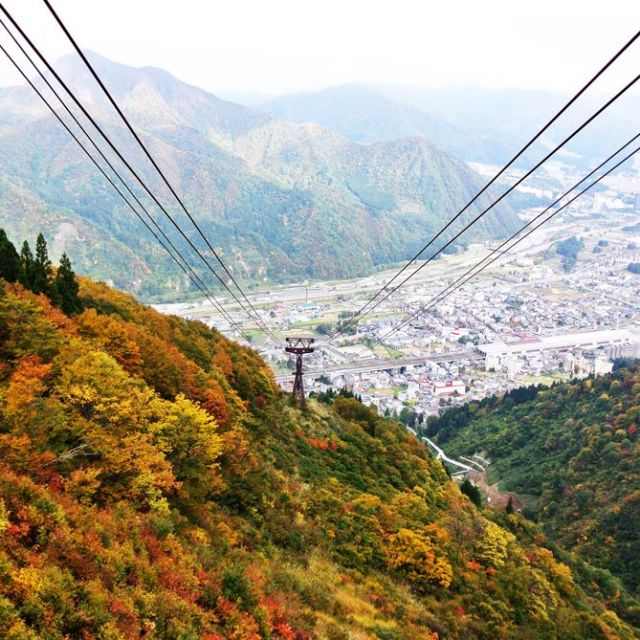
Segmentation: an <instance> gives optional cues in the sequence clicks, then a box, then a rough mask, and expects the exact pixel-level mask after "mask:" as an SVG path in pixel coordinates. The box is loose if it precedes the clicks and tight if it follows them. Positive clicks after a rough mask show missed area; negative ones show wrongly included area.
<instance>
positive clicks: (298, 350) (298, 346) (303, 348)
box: [284, 336, 315, 409]
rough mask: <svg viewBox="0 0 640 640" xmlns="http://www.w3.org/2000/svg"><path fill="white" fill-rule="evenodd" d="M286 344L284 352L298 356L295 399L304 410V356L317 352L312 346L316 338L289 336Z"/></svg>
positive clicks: (294, 381)
mask: <svg viewBox="0 0 640 640" xmlns="http://www.w3.org/2000/svg"><path fill="white" fill-rule="evenodd" d="M285 342H286V346H285V348H284V350H285V351H286V352H287V353H293V354H294V355H295V356H296V372H295V377H294V380H293V399H294V401H295V402H296V404H297V405H298V407H300V409H304V408H305V406H306V402H305V397H304V383H303V380H302V356H304V355H305V354H307V353H313V352H314V351H315V347H313V346H312V345H313V343H314V342H315V338H304V337H300V336H289V337H288V338H285Z"/></svg>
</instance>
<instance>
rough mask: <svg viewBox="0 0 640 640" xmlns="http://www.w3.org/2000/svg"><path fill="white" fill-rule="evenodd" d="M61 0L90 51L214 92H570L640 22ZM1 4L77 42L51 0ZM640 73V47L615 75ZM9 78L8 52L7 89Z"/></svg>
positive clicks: (592, 5)
mask: <svg viewBox="0 0 640 640" xmlns="http://www.w3.org/2000/svg"><path fill="white" fill-rule="evenodd" d="M52 1H53V4H54V6H55V7H56V9H57V10H58V11H59V13H60V14H61V16H62V17H63V19H64V20H65V21H66V23H67V25H68V26H69V28H70V30H71V31H72V33H73V34H74V35H75V36H76V38H77V39H78V41H79V42H80V44H81V45H82V46H83V47H86V48H90V49H93V50H94V51H96V52H98V53H101V54H103V55H105V56H107V57H109V58H112V59H114V60H117V61H119V62H124V63H127V64H131V65H134V66H142V65H153V66H157V67H161V68H163V69H167V70H168V71H170V72H171V73H173V74H174V75H176V76H177V77H179V78H180V79H182V80H186V81H188V82H191V83H193V84H197V85H199V86H201V87H204V88H206V89H209V90H212V91H216V90H221V89H231V90H234V91H245V90H247V91H256V92H261V93H281V92H287V91H301V90H312V89H317V88H321V87H325V86H329V85H336V84H342V83H345V82H367V83H377V84H411V85H428V86H439V85H450V84H477V85H483V86H490V87H520V88H542V89H552V90H560V91H565V92H570V91H574V90H575V89H576V88H577V87H578V86H579V84H581V83H582V82H583V81H584V80H586V79H587V78H588V77H589V76H590V75H591V74H592V73H593V71H595V69H596V68H598V67H599V66H601V65H602V64H603V62H604V61H605V60H607V59H608V58H609V57H610V56H611V55H612V54H613V52H614V51H616V50H617V48H619V47H620V46H621V44H622V43H623V42H625V41H626V40H627V39H629V38H630V37H631V35H632V34H633V33H634V32H635V31H636V30H637V29H639V28H640V1H637V0H604V1H603V0H599V1H592V0H583V1H579V2H578V1H575V0H536V2H525V1H522V0H504V1H503V0H485V1H484V2H479V1H478V0H440V1H438V2H434V1H433V0H322V1H318V0H179V1H177V2H176V1H171V2H169V1H168V0H153V1H152V0H102V1H98V0H52ZM5 6H7V8H9V10H11V11H12V12H14V15H15V16H16V17H17V18H19V19H20V21H21V22H22V23H23V26H24V27H25V29H26V30H28V32H29V33H30V34H32V36H33V37H34V39H36V40H37V42H38V43H40V44H41V46H42V47H43V48H44V49H45V50H46V52H47V53H48V54H49V55H50V56H51V57H52V58H57V57H59V56H60V55H63V54H64V53H66V52H68V51H69V50H70V48H69V46H68V45H67V44H66V42H65V40H64V38H63V36H62V35H61V34H60V32H59V31H58V29H57V27H56V25H55V24H54V23H53V21H52V19H51V18H50V16H49V14H48V11H47V10H46V7H45V6H44V4H43V3H42V2H41V0H5ZM0 41H2V42H5V41H6V34H4V33H3V32H1V30H0ZM638 69H640V43H636V46H635V47H634V49H633V51H632V52H631V53H630V55H628V56H627V58H626V60H625V64H624V65H622V66H621V67H620V69H619V70H618V73H617V74H616V81H615V83H614V84H615V85H616V86H617V85H619V84H620V83H621V82H622V80H623V79H629V78H630V77H631V76H632V74H633V75H635V74H634V73H633V72H635V73H637V72H638ZM12 81H15V77H14V76H13V75H12V74H11V72H10V70H9V67H8V63H7V62H6V61H5V60H4V59H3V58H2V59H0V84H8V83H11V82H12Z"/></svg>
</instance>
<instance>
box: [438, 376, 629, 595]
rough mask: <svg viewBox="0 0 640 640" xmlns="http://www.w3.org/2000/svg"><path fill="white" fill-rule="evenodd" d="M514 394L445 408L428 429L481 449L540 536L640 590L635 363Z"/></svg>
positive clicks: (456, 449)
mask: <svg viewBox="0 0 640 640" xmlns="http://www.w3.org/2000/svg"><path fill="white" fill-rule="evenodd" d="M534 393H535V392H525V391H518V392H514V394H513V395H512V396H511V397H508V398H506V399H503V400H500V399H492V400H489V401H486V402H483V403H480V404H471V405H468V406H466V407H464V408H462V409H460V410H456V411H452V412H447V413H445V414H444V415H443V416H442V417H441V418H440V419H439V420H437V421H434V422H433V423H432V424H431V425H430V427H429V431H430V432H431V434H433V435H435V436H436V437H437V439H438V441H439V442H440V443H441V444H442V445H443V446H444V447H445V450H446V451H447V452H448V453H449V452H451V453H454V454H462V455H468V454H469V453H473V452H474V451H481V450H482V451H485V452H486V453H487V455H489V456H490V458H491V460H492V464H491V467H490V469H492V475H493V478H495V479H499V480H500V483H501V485H503V487H504V488H506V489H508V490H510V491H514V492H516V493H518V494H521V495H522V497H523V499H524V501H525V503H526V504H527V506H528V508H529V509H530V510H531V512H532V513H533V514H534V516H535V517H537V519H538V520H539V521H540V523H541V524H542V525H543V527H544V530H545V532H546V533H547V534H548V535H549V536H551V537H552V538H553V539H555V540H557V541H558V542H559V543H560V544H561V545H562V546H564V547H565V548H567V549H574V550H575V551H576V552H577V553H578V554H579V555H580V556H581V557H583V558H584V559H586V560H588V561H589V562H591V563H592V564H594V565H596V566H600V567H603V568H606V569H609V570H610V571H611V572H612V573H613V574H614V575H616V576H619V577H620V578H621V579H622V580H623V581H624V582H625V583H626V585H627V587H628V588H629V589H630V590H631V592H633V593H635V594H636V595H637V594H638V593H639V588H640V536H639V535H638V531H639V526H640V464H639V463H638V454H640V441H639V438H638V426H637V425H638V421H639V418H640V413H639V412H640V367H638V365H634V366H632V367H630V368H623V369H620V370H618V371H616V372H614V374H612V375H607V376H601V377H597V378H593V379H592V378H588V379H586V380H583V381H582V382H572V383H568V384H560V385H555V386H554V387H552V388H551V389H544V390H540V391H538V392H537V393H535V397H533V398H531V396H532V395H533V394H534Z"/></svg>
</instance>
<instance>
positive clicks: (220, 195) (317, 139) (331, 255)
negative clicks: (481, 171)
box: [0, 55, 517, 296]
mask: <svg viewBox="0 0 640 640" xmlns="http://www.w3.org/2000/svg"><path fill="white" fill-rule="evenodd" d="M91 59H92V62H93V64H95V66H96V68H97V70H98V73H99V74H100V76H101V77H102V78H104V81H105V83H106V85H107V86H109V87H110V88H111V90H112V91H113V94H114V96H115V98H116V100H117V101H118V103H119V104H120V105H121V106H122V108H123V110H124V111H125V113H126V114H127V116H128V117H129V118H130V119H131V121H132V122H133V124H134V126H135V127H136V128H137V129H138V130H139V131H140V133H141V135H142V138H143V139H144V141H145V143H146V144H147V145H148V146H149V148H150V150H151V152H152V153H153V154H154V156H155V157H156V159H157V160H158V162H159V164H160V165H161V166H162V167H163V169H164V170H165V172H166V174H167V175H168V177H169V180H170V181H171V183H172V184H173V186H174V187H175V188H176V190H177V191H178V193H180V194H181V196H182V197H183V198H184V201H185V202H186V204H187V206H188V207H189V209H190V210H191V212H192V213H193V215H194V217H195V218H196V219H197V220H198V222H199V223H200V224H201V226H202V228H203V230H204V231H205V233H206V234H207V235H208V237H209V238H210V239H211V242H212V244H213V246H214V247H216V248H219V249H220V252H221V253H222V254H223V257H224V259H225V261H226V262H228V263H229V265H230V266H231V268H232V269H233V270H234V272H235V274H237V275H238V276H239V277H242V278H246V279H248V280H251V281H257V280H262V279H263V278H269V279H272V280H280V281H287V280H289V281H290V280H292V279H300V278H306V277H309V276H311V277H318V278H328V277H347V276H354V275H363V274H366V273H370V272H371V271H372V270H374V269H375V268H377V267H379V266H381V265H385V264H389V263H395V262H398V261H400V260H403V259H406V258H408V257H410V256H412V255H414V254H415V252H416V251H417V249H418V248H419V247H420V246H422V245H423V244H424V242H425V241H426V239H428V238H429V237H430V235H431V234H433V232H434V231H435V230H436V229H438V228H439V227H440V226H441V225H442V223H443V222H444V221H446V220H448V219H449V218H450V217H451V216H452V215H453V213H454V212H455V211H457V210H458V209H459V208H460V207H461V206H462V205H463V204H464V203H466V202H467V201H468V200H469V199H470V198H471V196H472V195H474V194H475V192H476V191H477V189H478V188H479V186H480V185H481V180H480V178H479V176H478V175H477V174H475V173H474V172H473V171H472V170H470V169H469V167H468V166H467V165H466V164H465V163H463V162H462V161H460V160H459V159H458V158H456V157H454V156H452V155H450V154H449V153H447V152H445V151H443V150H442V149H440V148H439V147H437V146H435V145H433V144H431V143H429V142H428V141H426V140H424V139H421V138H411V139H404V140H402V141H398V142H384V143H380V144H378V145H364V144H358V143H355V142H353V141H349V140H347V139H345V138H342V137H340V136H339V135H336V134H335V133H332V132H330V131H329V130H327V129H323V128H322V127H319V126H317V125H300V124H295V123H291V122H287V121H285V120H276V119H274V118H272V117H270V116H266V115H263V114H260V113H257V112H253V111H251V110H249V109H247V108H245V107H242V106H240V105H236V104H233V103H229V102H225V101H223V100H220V99H218V98H216V97H215V96H213V95H211V94H209V93H207V92H205V91H203V90H201V89H198V88H196V87H192V86H190V85H187V84H185V83H183V82H180V81H179V80H177V79H175V78H173V77H172V76H170V75H169V74H168V73H166V72H164V71H161V70H158V69H153V68H144V69H133V68H131V67H126V66H124V65H119V64H116V63H113V62H110V61H108V60H106V59H104V58H101V57H99V56H96V55H92V56H91ZM59 67H60V73H61V75H62V76H63V77H64V78H66V79H67V80H68V81H69V82H70V84H71V86H72V87H73V88H74V89H75V90H76V91H77V93H78V94H79V95H80V96H81V98H82V100H83V101H84V102H85V103H86V104H87V105H88V107H89V110H90V111H91V112H92V113H93V114H95V115H96V118H97V119H98V121H99V122H100V123H101V125H102V126H103V127H104V129H105V130H106V131H107V132H108V133H109V135H111V136H112V137H113V139H114V141H115V142H116V143H118V144H119V145H122V147H123V148H124V149H126V151H127V153H126V155H127V156H128V157H129V158H130V159H132V160H133V164H134V166H135V167H136V168H137V169H138V170H139V172H140V173H141V174H142V175H143V176H144V177H145V178H146V179H147V180H148V181H149V184H150V185H151V186H152V188H153V189H154V191H157V192H158V193H159V194H160V200H161V201H162V202H163V203H164V204H166V205H167V206H168V207H169V210H170V212H171V213H172V214H173V215H174V216H176V219H177V221H178V222H179V223H180V224H182V225H184V227H185V229H190V228H191V227H190V225H189V224H188V222H187V221H186V217H185V216H184V215H183V214H182V213H181V212H180V210H179V207H178V206H177V205H175V204H174V203H172V202H171V199H170V197H169V194H168V192H167V191H166V189H165V188H164V187H163V186H162V184H161V182H160V180H159V178H158V177H157V176H154V175H153V174H152V171H151V170H150V168H149V167H150V165H149V163H148V161H147V159H146V158H144V156H143V155H142V152H141V151H139V150H138V149H137V148H136V146H135V144H134V143H133V141H132V139H131V138H130V136H129V135H128V134H127V132H126V131H125V130H124V128H123V126H122V125H121V123H119V122H118V121H117V119H116V116H115V113H114V112H113V110H112V109H110V107H109V105H108V104H106V100H105V98H104V97H103V96H102V95H101V94H100V93H99V90H98V89H97V87H96V86H95V84H94V83H93V82H92V81H90V79H89V78H88V76H87V74H86V71H84V70H83V69H82V67H81V65H80V64H79V63H78V61H77V59H75V58H73V57H70V58H65V59H63V60H62V61H61V62H60V65H59ZM61 113H62V112H61ZM109 156H110V157H111V154H110V153H109ZM125 173H126V172H125ZM135 191H136V193H139V194H141V190H140V188H139V187H137V186H136V187H135ZM141 195H142V194H141ZM143 200H144V202H145V203H148V204H149V205H150V204H151V202H150V200H147V198H146V197H143ZM488 202H489V201H488V200H482V199H481V201H479V203H478V206H481V205H483V204H484V205H485V206H486V205H487V204H488ZM151 209H152V210H154V209H153V207H151ZM18 210H19V211H21V214H20V216H17V215H16V214H15V212H16V211H18ZM154 211H155V210H154ZM476 212H477V210H476ZM471 215H472V214H471V212H470V213H469V218H468V219H470V217H471ZM516 222H517V218H516V216H515V214H514V213H513V211H512V209H511V208H510V207H509V205H505V206H500V207H498V208H496V211H495V212H493V213H491V214H490V215H488V216H486V217H485V218H483V220H482V221H481V222H480V223H478V225H477V227H474V230H473V234H471V235H470V236H469V237H468V238H466V240H467V241H470V240H475V239H479V238H498V237H503V236H505V235H506V234H507V232H510V231H512V230H513V229H514V225H515V224H516ZM0 225H2V226H3V227H5V228H6V229H7V230H8V231H9V232H10V234H11V235H12V236H13V237H17V238H21V237H28V236H33V235H35V233H37V231H40V230H42V231H44V232H45V235H46V236H47V237H49V238H51V239H52V254H53V255H54V257H56V258H57V256H58V255H59V254H60V253H62V251H65V250H66V251H68V252H71V253H73V254H74V255H75V256H76V260H75V262H76V267H77V269H78V270H79V271H80V272H83V273H87V274H89V275H91V276H92V277H94V278H96V279H100V280H104V281H111V282H113V283H115V284H116V285H117V286H118V287H120V288H124V289H127V290H129V291H135V292H137V293H138V294H140V295H142V296H150V295H154V294H167V293H170V292H173V293H176V292H184V291H185V290H186V289H187V288H188V287H189V283H188V280H186V279H185V277H184V276H183V274H182V273H181V272H180V271H179V269H178V268H177V267H176V266H175V265H174V264H173V263H172V262H171V261H170V259H169V258H167V257H166V256H165V255H164V253H163V251H162V249H161V248H160V247H158V246H157V245H155V244H154V242H153V239H152V238H151V237H150V236H148V234H147V232H146V231H145V230H143V229H142V227H141V225H140V223H139V222H138V221H137V219H136V218H135V217H134V216H133V214H132V213H131V211H130V210H129V209H128V208H127V207H126V205H125V204H124V203H123V202H122V201H121V200H120V199H119V198H118V196H117V194H115V192H114V191H113V190H112V188H111V187H110V186H109V185H108V184H107V183H106V181H105V180H104V179H103V178H102V176H100V175H99V174H97V172H96V170H95V168H94V167H93V166H92V165H91V164H90V163H89V161H88V160H87V159H86V157H85V156H84V155H83V153H82V152H81V151H80V150H79V149H78V148H76V146H75V143H74V142H73V141H72V140H71V139H70V138H69V136H68V135H67V133H66V132H65V131H64V130H63V129H62V128H61V127H60V125H59V124H58V123H57V122H56V121H55V119H54V118H53V116H51V115H49V114H48V112H47V111H46V110H45V107H44V106H42V105H40V104H39V103H38V98H37V96H34V95H32V93H31V89H30V88H29V87H16V88H11V89H6V90H4V91H2V92H1V93H0ZM166 228H167V230H169V229H170V228H171V227H170V226H167V227H166ZM172 233H174V232H172ZM189 233H190V234H191V232H189ZM192 237H193V238H194V239H196V238H197V235H195V233H194V234H192ZM177 244H178V245H179V246H182V243H181V241H178V243H177ZM187 253H189V252H188V251H187ZM194 262H195V261H194ZM203 273H204V272H203Z"/></svg>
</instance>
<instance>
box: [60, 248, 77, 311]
mask: <svg viewBox="0 0 640 640" xmlns="http://www.w3.org/2000/svg"><path fill="white" fill-rule="evenodd" d="M53 284H54V289H55V291H56V293H57V302H58V304H59V305H60V308H61V309H62V310H63V311H64V312H65V313H66V314H67V315H68V316H70V315H72V314H74V313H80V311H82V302H81V300H80V298H79V297H78V291H79V289H80V286H79V285H78V282H77V280H76V276H75V273H74V272H73V269H72V268H71V261H70V260H69V258H68V256H67V254H66V253H63V254H62V257H61V258H60V266H59V267H58V271H57V273H56V277H55V280H54V283H53Z"/></svg>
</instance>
